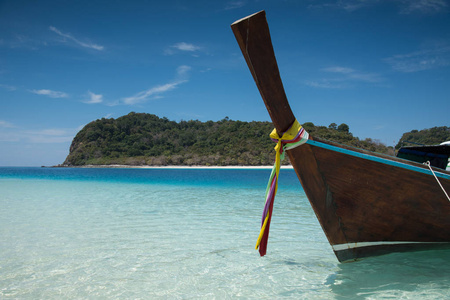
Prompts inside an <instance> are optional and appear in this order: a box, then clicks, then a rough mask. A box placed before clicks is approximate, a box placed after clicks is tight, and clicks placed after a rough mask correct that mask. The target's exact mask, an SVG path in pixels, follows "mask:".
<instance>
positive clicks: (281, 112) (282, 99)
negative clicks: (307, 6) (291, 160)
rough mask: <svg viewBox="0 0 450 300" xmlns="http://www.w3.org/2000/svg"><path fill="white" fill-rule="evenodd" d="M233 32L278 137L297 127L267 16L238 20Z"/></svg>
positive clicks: (256, 15) (260, 14)
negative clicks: (292, 126)
mask: <svg viewBox="0 0 450 300" xmlns="http://www.w3.org/2000/svg"><path fill="white" fill-rule="evenodd" d="M231 29H232V30H233V33H234V35H235V37H236V40H237V42H238V44H239V47H240V48H241V51H242V54H243V55H244V58H245V61H246V62H247V65H248V68H249V69H250V72H251V73H252V75H253V79H254V80H255V82H256V86H257V87H258V90H259V92H260V93H261V97H262V98H263V100H264V103H265V104H266V107H267V110H268V111H269V114H270V117H271V119H272V121H273V124H274V126H275V128H276V129H277V131H278V133H282V132H284V131H286V130H287V129H288V128H289V127H290V126H291V125H292V123H294V121H295V117H294V114H293V113H292V110H291V107H290V106H289V103H288V100H287V98H286V94H285V92H284V88H283V83H282V81H281V77H280V72H279V70H278V64H277V60H276V58H275V53H274V51H273V46H272V40H271V39H270V32H269V25H268V24H267V20H266V12H265V11H260V12H258V13H256V14H253V15H251V16H248V17H246V18H243V19H241V20H238V21H236V22H234V23H233V24H231Z"/></svg>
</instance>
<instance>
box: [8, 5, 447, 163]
mask: <svg viewBox="0 0 450 300" xmlns="http://www.w3.org/2000/svg"><path fill="white" fill-rule="evenodd" d="M263 9H264V10H266V14H267V19H268V22H269V26H270V29H271V34H272V42H273V44H274V49H275V53H276V56H277V59H278V64H279V68H280V72H281V76H282V79H283V82H284V86H285V90H286V94H287V97H288V99H289V101H290V103H291V106H292V109H293V111H294V113H295V115H296V117H297V119H298V120H299V121H300V123H304V122H313V123H314V124H316V125H323V126H328V125H329V124H330V123H333V122H334V123H337V124H340V123H346V124H348V125H349V126H350V131H351V132H352V133H353V134H354V135H355V136H357V137H359V138H361V139H364V138H367V137H370V138H372V139H377V140H379V141H381V142H383V143H385V144H387V145H395V144H396V143H397V142H398V140H399V139H400V137H401V135H402V133H404V132H407V131H411V130H413V129H418V130H420V129H424V128H430V127H434V126H449V125H450V122H449V113H450V84H449V81H450V3H449V1H446V0H353V1H343V0H342V1H337V0H323V1H315V0H304V1H297V0H295V1H294V0H278V1H275V0H256V1H252V0H237V1H211V0H208V1H206V0H205V1H203V0H191V1H181V0H166V1H152V0H149V1H121V0H117V1H111V0H110V1H96V0H90V1H46V0H41V1H21V0H11V1H7V0H6V1H5V0H3V1H0V166H40V165H55V164H59V163H62V162H63V161H64V159H65V157H66V156H67V154H68V153H69V147H70V143H71V141H72V139H73V137H74V136H75V134H76V133H77V132H78V131H79V130H80V129H81V128H82V127H83V126H84V125H86V124H87V123H89V122H91V121H93V120H96V119H99V118H117V117H120V116H122V115H125V114H128V113H129V112H131V111H134V112H145V113H152V114H156V115H158V116H160V117H167V118H168V119H170V120H175V121H180V120H191V119H198V120H200V121H207V120H213V121H217V120H221V119H223V118H225V117H229V118H230V119H233V120H242V121H252V120H257V121H266V120H269V116H268V113H267V112H266V110H265V107H264V104H263V102H262V100H261V98H260V95H259V92H258V90H257V89H256V86H255V84H254V82H253V79H252V77H251V75H250V72H249V71H248V69H247V66H246V64H245V62H244V60H243V58H242V55H241V53H240V50H239V47H238V45H237V43H236V41H235V39H234V36H233V34H232V31H231V29H230V24H231V23H233V22H234V21H236V20H238V19H240V18H242V17H245V16H247V15H250V14H252V13H255V12H257V11H260V10H263ZM268 134H269V133H268Z"/></svg>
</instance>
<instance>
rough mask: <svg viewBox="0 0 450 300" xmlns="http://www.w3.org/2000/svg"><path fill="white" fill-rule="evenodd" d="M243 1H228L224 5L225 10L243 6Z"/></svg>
mask: <svg viewBox="0 0 450 300" xmlns="http://www.w3.org/2000/svg"><path fill="white" fill-rule="evenodd" d="M245 4H247V3H246V2H245V1H230V2H228V3H227V4H226V5H225V10H231V9H237V8H241V7H243V6H245Z"/></svg>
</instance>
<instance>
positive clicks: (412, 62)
mask: <svg viewBox="0 0 450 300" xmlns="http://www.w3.org/2000/svg"><path fill="white" fill-rule="evenodd" d="M384 61H385V62H386V63H388V64H390V65H391V67H392V69H394V70H395V71H398V72H404V73H413V72H419V71H425V70H430V69H437V68H441V67H446V66H449V65H450V46H448V45H441V46H438V47H434V48H431V49H425V50H420V51H415V52H411V53H408V54H400V55H394V56H391V57H388V58H386V59H384Z"/></svg>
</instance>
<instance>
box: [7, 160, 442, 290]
mask: <svg viewBox="0 0 450 300" xmlns="http://www.w3.org/2000/svg"><path fill="white" fill-rule="evenodd" d="M269 174H270V170H214V169H211V170H209V169H208V170H200V169H198V170H195V169H188V170H184V169H179V170H172V169H170V170H166V169H47V168H0V298H1V299H10V298H11V299H16V298H18V299H54V298H56V299H61V298H63V299H66V298H78V299H79V298H89V299H95V298H108V299H109V298H112V299H155V298H162V299H214V298H215V299H234V298H241V299H247V298H263V299H273V298H275V299H285V298H286V299H288V298H292V299H386V298H388V299H392V298H395V299H397V298H403V299H417V298H421V299H444V298H450V289H449V286H450V251H448V250H441V251H426V252H416V253H408V254H391V255H385V256H381V257H375V258H369V259H365V260H362V261H359V262H355V263H347V264H340V263H338V262H337V260H336V258H335V256H334V254H333V252H332V249H331V247H330V246H329V244H328V242H327V240H326V238H325V235H324V234H323V232H322V230H321V228H320V225H319V223H318V221H317V220H316V218H315V216H314V213H313V211H312V209H311V207H310V206H309V203H308V201H307V198H306V196H305V195H304V192H303V190H302V189H301V187H300V184H299V183H298V180H297V178H296V175H295V173H294V172H293V171H292V170H282V171H281V176H280V182H279V190H278V194H277V198H276V201H275V208H274V216H273V218H272V224H271V233H270V238H269V246H268V254H267V255H266V256H265V257H263V258H261V257H259V254H258V252H257V251H256V250H254V245H255V242H256V238H257V236H258V233H259V227H260V220H261V213H262V209H263V205H264V193H265V188H266V183H267V179H268V176H269Z"/></svg>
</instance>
